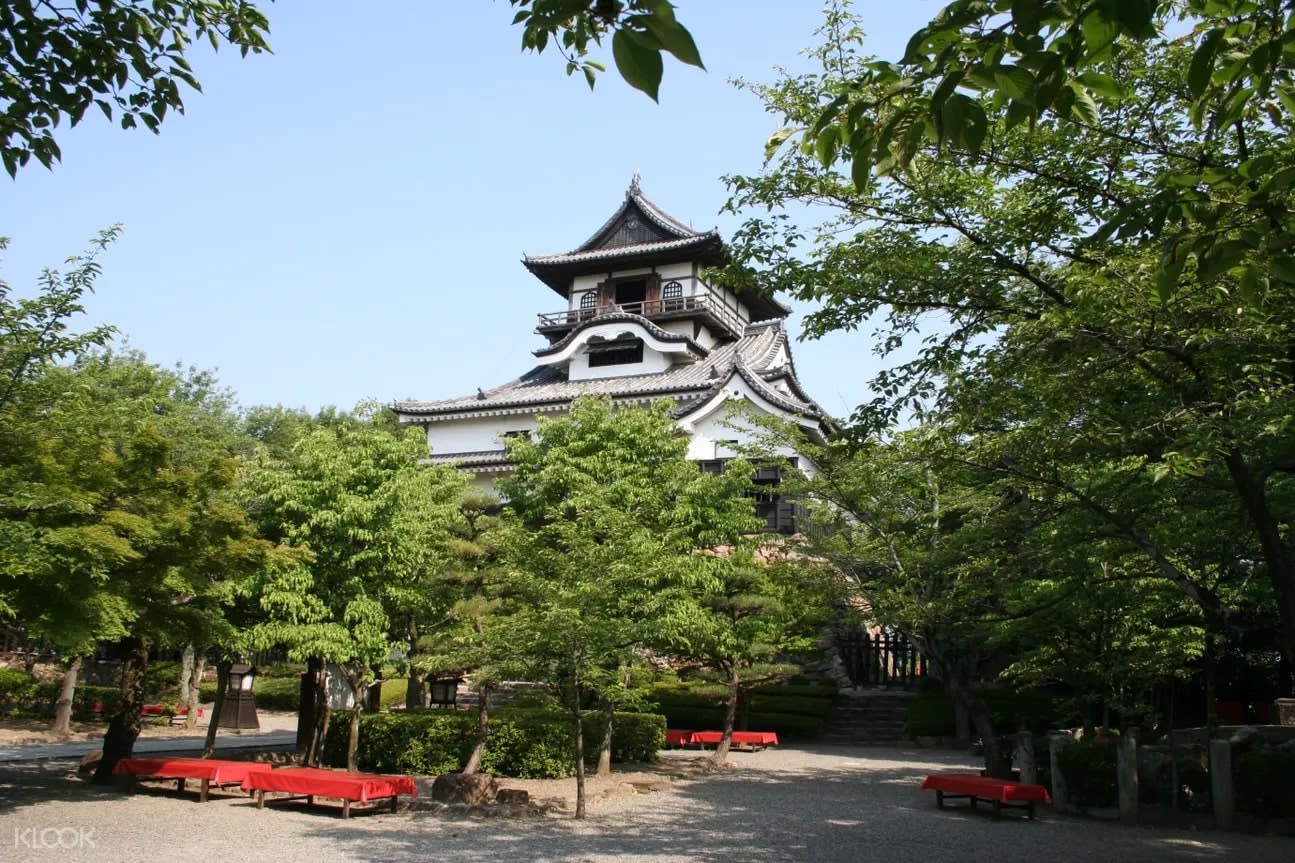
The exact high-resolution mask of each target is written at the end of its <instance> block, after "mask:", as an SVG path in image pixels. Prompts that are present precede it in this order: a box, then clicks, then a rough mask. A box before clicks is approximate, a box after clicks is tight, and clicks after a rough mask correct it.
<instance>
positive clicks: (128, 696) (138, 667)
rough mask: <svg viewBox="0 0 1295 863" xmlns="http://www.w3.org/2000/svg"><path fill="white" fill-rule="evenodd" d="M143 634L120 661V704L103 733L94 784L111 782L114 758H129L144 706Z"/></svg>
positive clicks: (145, 659)
mask: <svg viewBox="0 0 1295 863" xmlns="http://www.w3.org/2000/svg"><path fill="white" fill-rule="evenodd" d="M148 648H149V642H148V640H147V639H146V638H143V637H136V638H133V639H132V640H131V642H130V645H129V647H127V649H126V655H125V657H124V658H123V660H122V663H121V706H120V709H118V711H117V713H116V714H115V715H114V716H113V717H112V720H111V721H109V723H108V730H107V731H106V732H105V733H104V735H103V758H101V759H100V760H99V767H98V768H97V769H96V770H95V772H94V780H93V781H94V783H95V784H96V785H111V784H112V782H113V778H112V770H113V768H114V767H116V766H117V762H118V761H120V760H121V759H123V758H129V757H130V755H131V753H132V752H133V751H134V750H135V740H136V739H138V738H139V729H140V715H141V708H142V707H143V706H144V673H145V672H146V671H148Z"/></svg>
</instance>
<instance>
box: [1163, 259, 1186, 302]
mask: <svg viewBox="0 0 1295 863" xmlns="http://www.w3.org/2000/svg"><path fill="white" fill-rule="evenodd" d="M1186 263H1187V252H1186V250H1185V249H1183V248H1182V247H1181V246H1175V247H1174V248H1172V249H1170V251H1169V254H1168V255H1166V256H1165V257H1164V258H1163V259H1162V260H1161V261H1160V269H1159V270H1157V271H1156V296H1158V297H1159V298H1160V302H1161V303H1167V302H1169V300H1170V298H1171V297H1173V295H1174V294H1175V293H1177V291H1178V278H1179V276H1181V275H1182V273H1183V267H1184V265H1186Z"/></svg>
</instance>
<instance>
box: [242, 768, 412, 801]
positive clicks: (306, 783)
mask: <svg viewBox="0 0 1295 863" xmlns="http://www.w3.org/2000/svg"><path fill="white" fill-rule="evenodd" d="M243 790H244V791H282V792H286V793H288V794H313V795H315V796H316V797H337V798H340V799H342V800H354V801H357V802H359V803H368V802H369V801H370V800H378V799H381V798H383V797H395V796H396V795H398V794H408V795H409V796H410V797H417V796H418V789H417V788H416V787H415V786H414V780H413V779H411V778H410V777H408V776H383V775H379V774H377V773H347V772H346V771H345V770H322V769H320V768H318V767H282V768H280V769H278V770H266V771H263V772H259V773H251V774H249V775H248V776H247V778H246V779H244V780H243Z"/></svg>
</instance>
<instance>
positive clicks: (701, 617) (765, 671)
mask: <svg viewBox="0 0 1295 863" xmlns="http://www.w3.org/2000/svg"><path fill="white" fill-rule="evenodd" d="M748 467H749V465H748V463H747V462H745V461H738V462H735V463H731V464H730V466H729V472H731V473H733V474H734V475H735V476H737V477H739V478H741V477H742V474H741V473H740V472H741V471H742V470H744V469H746V468H748ZM746 484H747V483H746V481H745V479H744V478H741V479H740V480H739V483H738V484H737V485H736V486H732V485H730V487H729V488H730V492H729V496H728V499H730V500H734V501H740V502H741V504H743V505H744V506H745V512H743V511H741V510H740V509H739V510H738V511H736V512H730V513H729V516H730V518H732V519H733V522H734V525H735V527H736V528H737V531H735V533H736V535H735V536H734V537H733V538H732V540H731V544H728V545H725V546H723V547H721V548H719V549H706V550H699V551H698V552H697V553H695V554H694V558H693V560H692V561H691V563H692V564H693V565H692V566H691V567H687V568H686V569H684V570H683V571H682V572H681V573H680V574H681V576H682V577H679V578H676V579H674V581H673V584H672V585H671V586H670V587H668V588H666V589H665V595H664V597H663V600H664V601H663V602H662V610H661V618H660V619H659V620H658V622H657V624H656V626H655V628H654V631H655V639H654V646H655V647H656V649H658V650H660V651H661V652H662V653H664V654H666V655H670V656H672V657H674V658H675V660H676V661H677V662H679V663H680V664H682V665H685V667H689V666H690V667H691V668H693V669H695V670H700V671H701V672H702V673H703V674H704V675H713V676H714V677H716V678H718V679H719V681H720V682H721V683H722V684H723V685H724V688H725V693H726V696H725V699H724V723H723V727H722V728H721V736H720V742H719V744H718V745H716V747H715V751H714V752H713V753H712V755H711V760H712V761H714V762H715V763H717V764H722V763H724V762H725V761H726V760H727V758H728V753H729V749H730V747H731V746H732V742H733V731H734V729H735V728H736V720H737V714H738V707H739V704H741V703H742V702H743V701H746V700H749V698H750V694H751V691H752V690H753V689H755V688H756V687H758V686H762V685H767V684H770V683H775V682H777V681H779V680H785V679H786V678H788V677H790V676H792V675H794V674H796V673H797V672H798V671H799V670H800V666H798V665H795V664H793V663H792V660H793V659H795V658H796V657H798V656H803V655H805V654H807V653H809V652H811V651H812V650H813V649H814V646H815V642H816V641H817V639H818V636H819V634H820V632H821V631H822V628H823V626H824V625H825V624H826V623H827V622H828V620H829V618H830V615H831V612H832V608H833V606H834V605H835V604H836V601H837V600H838V599H839V598H840V594H841V593H842V592H843V591H841V590H840V589H839V585H838V584H837V583H836V579H835V574H834V573H831V572H829V571H827V570H826V569H825V568H824V567H822V566H821V565H819V564H817V563H815V562H812V561H810V560H808V559H806V558H804V557H801V556H800V555H799V554H798V552H797V550H795V549H788V548H787V547H785V546H783V545H782V544H781V542H779V541H777V540H774V539H772V538H769V537H762V536H760V535H757V534H752V533H750V530H751V528H750V526H749V525H748V524H746V522H745V517H749V515H750V499H749V498H745V497H743V496H742V490H743V489H744V488H745V486H746ZM724 499H725V497H724V496H723V494H722V493H721V494H720V495H716V496H714V497H712V498H711V500H721V501H722V500H724ZM744 527H745V528H746V531H745V532H743V528H744Z"/></svg>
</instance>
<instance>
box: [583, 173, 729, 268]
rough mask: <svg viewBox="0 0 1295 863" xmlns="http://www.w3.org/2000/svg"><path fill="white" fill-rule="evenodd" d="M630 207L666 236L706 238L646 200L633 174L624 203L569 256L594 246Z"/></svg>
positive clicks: (714, 232) (717, 233)
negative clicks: (634, 208) (635, 209)
mask: <svg viewBox="0 0 1295 863" xmlns="http://www.w3.org/2000/svg"><path fill="white" fill-rule="evenodd" d="M631 207H636V208H637V209H638V211H639V212H640V213H642V214H643V215H644V216H646V217H647V219H648V221H649V222H652V223H653V224H655V225H656V226H657V227H658V228H660V229H661V230H663V231H665V232H666V233H667V234H674V235H675V236H676V237H700V236H706V235H705V234H702V233H701V232H699V231H694V230H693V229H692V228H690V227H688V226H687V225H685V224H684V223H683V222H681V221H679V220H678V219H676V218H675V217H674V216H672V215H670V214H669V213H667V212H666V211H665V210H663V209H661V208H660V207H658V206H657V205H656V203H655V202H654V201H652V200H650V199H649V198H648V196H647V195H645V194H643V190H642V189H641V188H639V177H638V174H635V175H634V179H632V180H630V187H629V188H628V189H626V190H625V201H624V202H623V203H622V204H621V205H620V208H619V209H617V210H616V212H614V213H612V215H611V218H610V219H608V220H607V221H605V222H603V225H602V227H601V228H599V229H598V230H596V231H594V232H593V235H592V236H591V237H589V239H587V240H585V241H584V242H583V243H581V244H580V245H578V246H576V247H575V249H573V250H572V251H571V254H573V255H574V254H575V253H576V252H584V251H588V250H590V249H592V248H593V247H594V244H595V243H597V242H598V240H599V239H600V238H601V237H602V235H603V234H604V233H606V232H607V230H608V229H609V228H611V226H612V225H614V224H616V221H617V220H618V219H620V217H621V216H623V215H624V214H625V211H626V210H628V209H630V208H631ZM710 233H711V234H714V235H715V236H719V232H718V231H710ZM654 245H657V244H654ZM622 248H623V247H622Z"/></svg>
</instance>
